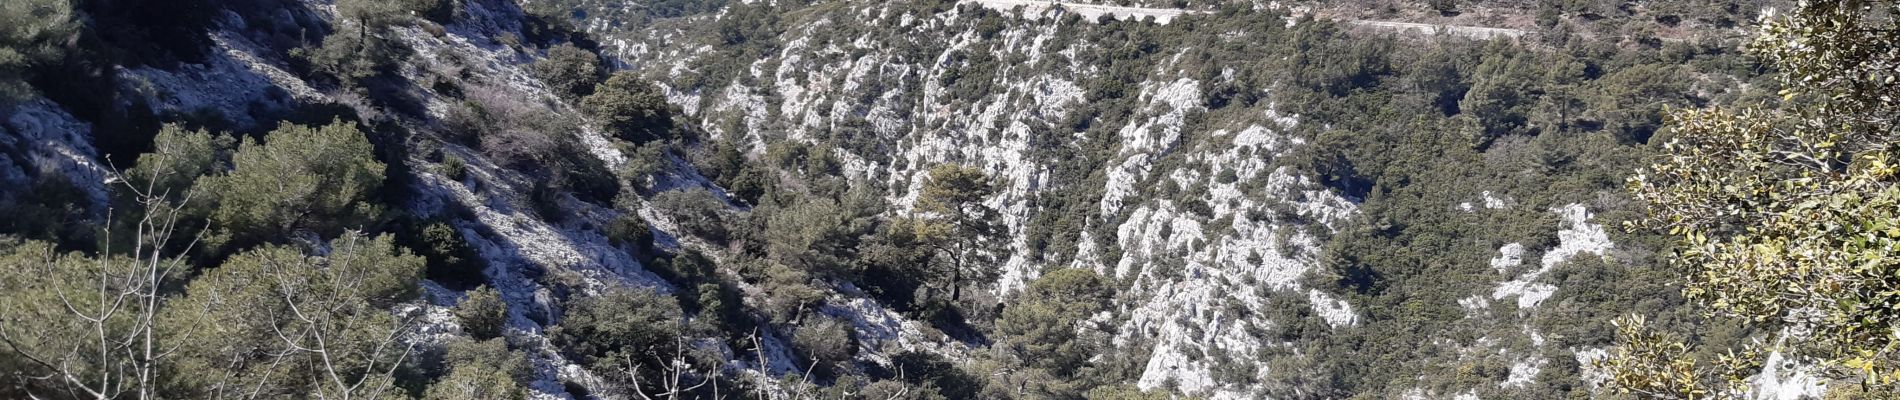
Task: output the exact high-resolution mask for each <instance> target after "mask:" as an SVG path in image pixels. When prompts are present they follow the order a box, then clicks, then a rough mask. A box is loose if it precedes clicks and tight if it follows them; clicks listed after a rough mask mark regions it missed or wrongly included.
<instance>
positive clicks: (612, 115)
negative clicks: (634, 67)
mask: <svg viewBox="0 0 1900 400" xmlns="http://www.w3.org/2000/svg"><path fill="white" fill-rule="evenodd" d="M581 109H582V110H585V111H586V112H587V114H588V115H589V116H592V117H593V118H594V120H595V121H596V122H597V123H599V124H600V125H601V127H602V128H603V129H606V130H607V131H608V132H612V133H613V134H614V136H616V137H619V138H621V139H624V140H627V141H630V142H634V143H646V142H651V141H654V140H661V139H676V138H679V136H677V135H678V132H677V131H676V130H675V129H674V126H673V109H672V105H670V104H667V103H666V96H665V95H663V94H662V93H661V92H660V87H659V86H657V85H654V84H653V82H649V81H647V80H645V79H641V78H640V76H639V75H638V74H635V73H633V72H627V71H623V72H616V73H614V74H613V76H612V77H609V78H607V82H605V83H603V84H601V85H600V86H599V87H596V88H595V89H594V93H593V94H592V95H588V96H587V97H586V98H583V99H581Z"/></svg>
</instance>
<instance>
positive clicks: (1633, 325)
mask: <svg viewBox="0 0 1900 400" xmlns="http://www.w3.org/2000/svg"><path fill="white" fill-rule="evenodd" d="M1896 13H1900V2H1894V1H1844V2H1808V3H1802V5H1801V6H1799V7H1797V8H1795V9H1794V10H1793V11H1792V12H1791V13H1789V14H1787V15H1783V16H1779V17H1777V18H1774V19H1772V20H1770V21H1769V22H1768V23H1767V24H1765V25H1764V26H1763V27H1762V32H1761V33H1760V35H1759V36H1758V37H1757V39H1756V40H1755V41H1754V42H1753V43H1752V44H1751V45H1750V46H1749V48H1748V49H1749V50H1750V51H1751V52H1752V53H1754V54H1755V55H1757V56H1758V57H1760V58H1761V59H1762V60H1764V61H1765V62H1766V63H1768V64H1770V65H1771V66H1773V67H1774V68H1775V69H1776V70H1778V71H1780V74H1781V75H1780V76H1779V79H1780V83H1781V84H1782V85H1783V87H1784V89H1783V91H1782V96H1783V98H1784V100H1785V102H1784V105H1783V106H1781V107H1769V106H1757V107H1751V108H1741V109H1703V110H1689V111H1682V112H1678V113H1675V114H1674V115H1672V116H1671V119H1670V121H1669V129H1670V130H1671V131H1672V133H1673V134H1674V139H1673V140H1671V141H1669V143H1668V144H1666V145H1665V146H1664V148H1665V150H1666V152H1667V154H1666V155H1664V156H1663V157H1662V158H1661V159H1659V160H1658V161H1657V162H1656V164H1655V165H1653V166H1651V167H1649V168H1648V169H1646V170H1644V171H1642V173H1641V174H1640V175H1637V176H1635V177H1633V178H1631V179H1630V187H1631V190H1632V191H1633V192H1634V193H1635V195H1636V196H1637V197H1638V198H1639V199H1640V200H1642V201H1644V202H1646V203H1647V205H1648V207H1649V214H1648V216H1647V218H1643V219H1640V220H1637V221H1632V222H1631V223H1630V224H1629V227H1630V228H1632V229H1652V230H1657V231H1661V232H1666V233H1667V234H1669V235H1670V236H1672V237H1673V238H1674V239H1675V247H1676V251H1677V254H1676V256H1675V257H1672V258H1671V259H1670V261H1671V264H1672V265H1673V266H1674V267H1675V268H1678V269H1679V270H1680V271H1681V273H1682V274H1683V275H1684V278H1685V281H1686V283H1685V285H1684V289H1683V290H1684V293H1685V295H1687V296H1688V297H1689V298H1691V299H1694V300H1696V301H1697V302H1699V303H1700V304H1702V305H1705V306H1707V307H1709V308H1710V309H1711V310H1712V311H1714V312H1716V313H1718V314H1721V315H1726V316H1731V317H1735V318H1741V319H1744V320H1747V321H1751V322H1754V323H1759V324H1764V325H1767V326H1779V327H1782V328H1783V329H1782V330H1781V331H1782V334H1781V338H1780V339H1779V340H1776V341H1774V343H1779V346H1777V347H1776V348H1774V349H1773V350H1779V351H1781V352H1783V354H1790V355H1796V356H1804V357H1811V358H1812V359H1817V360H1820V361H1822V365H1825V366H1826V367H1828V369H1827V372H1829V373H1830V375H1832V376H1834V377H1836V378H1840V379H1844V380H1846V381H1847V382H1855V383H1858V384H1859V385H1853V384H1847V385H1840V386H1861V385H1864V386H1866V387H1869V388H1875V389H1874V390H1877V391H1888V392H1891V391H1893V390H1896V389H1900V386H1896V384H1900V353H1896V351H1897V350H1900V311H1896V310H1900V279H1897V278H1896V276H1900V274H1896V273H1895V271H1900V254H1896V253H1895V252H1896V250H1895V249H1896V246H1900V186H1896V185H1895V184H1894V183H1895V182H1896V181H1900V159H1896V157H1897V156H1900V154H1896V152H1895V149H1894V147H1893V146H1892V144H1893V143H1895V140H1896V139H1900V137H1896V132H1895V131H1894V127H1895V124H1894V122H1895V118H1896V117H1900V107H1896V104H1895V102H1896V101H1900V100H1897V99H1895V98H1894V97H1893V93H1900V84H1896V74H1897V73H1900V72H1897V71H1900V27H1897V26H1896V25H1895V21H1894V19H1893V18H1894V15H1895V14H1896ZM1618 324H1619V326H1620V327H1621V328H1623V329H1621V331H1622V333H1623V334H1622V335H1621V336H1622V337H1621V339H1622V340H1623V341H1624V343H1623V345H1622V346H1621V347H1620V349H1619V350H1618V351H1617V353H1616V354H1614V356H1613V357H1611V358H1610V359H1608V360H1606V361H1605V362H1604V363H1603V366H1605V367H1608V368H1609V370H1610V371H1612V372H1614V379H1613V382H1612V383H1613V384H1614V385H1615V386H1616V387H1617V388H1618V389H1620V390H1623V391H1627V392H1636V393H1642V394H1645V395H1649V396H1652V397H1660V398H1706V397H1715V396H1728V395H1737V394H1738V393H1737V392H1739V391H1738V390H1735V388H1734V386H1736V385H1735V383H1736V382H1738V380H1739V379H1740V377H1741V376H1744V375H1746V374H1748V373H1751V372H1749V371H1747V370H1748V369H1749V368H1748V367H1750V366H1751V365H1752V363H1750V362H1746V361H1744V360H1738V359H1746V358H1749V357H1752V356H1753V354H1751V353H1758V352H1759V351H1761V350H1763V349H1753V350H1754V351H1744V352H1742V353H1743V354H1740V355H1731V356H1729V357H1725V358H1724V359H1722V360H1713V361H1707V360H1705V362H1704V363H1701V364H1697V363H1696V361H1687V360H1685V359H1684V358H1683V357H1679V356H1680V355H1681V353H1682V351H1681V350H1680V349H1681V348H1683V347H1685V346H1686V345H1684V344H1682V343H1681V342H1680V341H1675V340H1672V339H1670V338H1668V337H1667V336H1666V335H1659V334H1653V333H1646V331H1647V329H1646V327H1645V326H1644V323H1643V321H1642V319H1641V318H1638V317H1630V318H1625V319H1622V320H1619V321H1618ZM1663 363H1667V364H1663ZM1682 363H1689V364H1682ZM1659 364H1663V365H1659Z"/></svg>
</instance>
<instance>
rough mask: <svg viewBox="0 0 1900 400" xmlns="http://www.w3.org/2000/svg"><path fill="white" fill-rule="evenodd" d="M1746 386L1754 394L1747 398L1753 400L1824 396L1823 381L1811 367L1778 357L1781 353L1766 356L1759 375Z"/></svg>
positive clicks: (1825, 389)
mask: <svg viewBox="0 0 1900 400" xmlns="http://www.w3.org/2000/svg"><path fill="white" fill-rule="evenodd" d="M1748 385H1749V387H1750V389H1753V391H1754V392H1753V393H1749V394H1748V398H1750V399H1755V400H1801V399H1818V398H1821V395H1822V394H1825V393H1827V380H1826V378H1824V377H1821V376H1820V375H1818V374H1817V373H1816V368H1815V366H1814V365H1810V364H1804V363H1801V362H1798V361H1796V360H1791V359H1788V358H1787V357H1782V355H1781V352H1773V353H1769V354H1768V361H1766V362H1763V363H1762V367H1761V372H1760V373H1757V374H1755V376H1753V377H1750V378H1749V379H1748Z"/></svg>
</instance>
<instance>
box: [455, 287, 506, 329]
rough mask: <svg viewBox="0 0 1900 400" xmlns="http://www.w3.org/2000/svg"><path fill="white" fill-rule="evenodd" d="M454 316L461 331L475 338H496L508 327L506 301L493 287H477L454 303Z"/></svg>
mask: <svg viewBox="0 0 1900 400" xmlns="http://www.w3.org/2000/svg"><path fill="white" fill-rule="evenodd" d="M455 318H456V319H457V320H459V321H460V322H461V324H462V331H463V332H467V333H468V335H469V336H471V337H474V338H475V339H477V340H488V339H493V338H498V337H501V334H502V330H503V329H504V328H507V327H508V303H507V302H505V301H502V299H501V292H499V291H496V290H495V288H491V287H488V286H482V287H478V288H475V290H470V291H468V297H464V298H463V299H462V302H460V303H456V304H455Z"/></svg>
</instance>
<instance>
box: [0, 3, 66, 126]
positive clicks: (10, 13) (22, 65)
mask: <svg viewBox="0 0 1900 400" xmlns="http://www.w3.org/2000/svg"><path fill="white" fill-rule="evenodd" d="M75 15H76V12H75V10H73V3H72V0H22V1H9V2H7V3H6V4H5V5H0V106H5V105H9V104H11V103H13V102H15V101H18V100H20V99H23V98H25V97H26V96H27V95H28V94H29V92H31V91H32V88H31V87H30V86H28V85H27V73H28V72H29V71H30V70H31V69H32V68H33V67H35V66H39V65H44V64H45V63H49V62H52V61H56V60H59V59H60V58H61V57H63V56H64V54H65V50H66V49H65V47H63V43H61V42H63V41H66V40H69V39H71V37H72V36H73V35H74V34H76V33H77V32H78V30H79V26H78V24H77V23H76V22H75V18H74V17H75Z"/></svg>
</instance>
